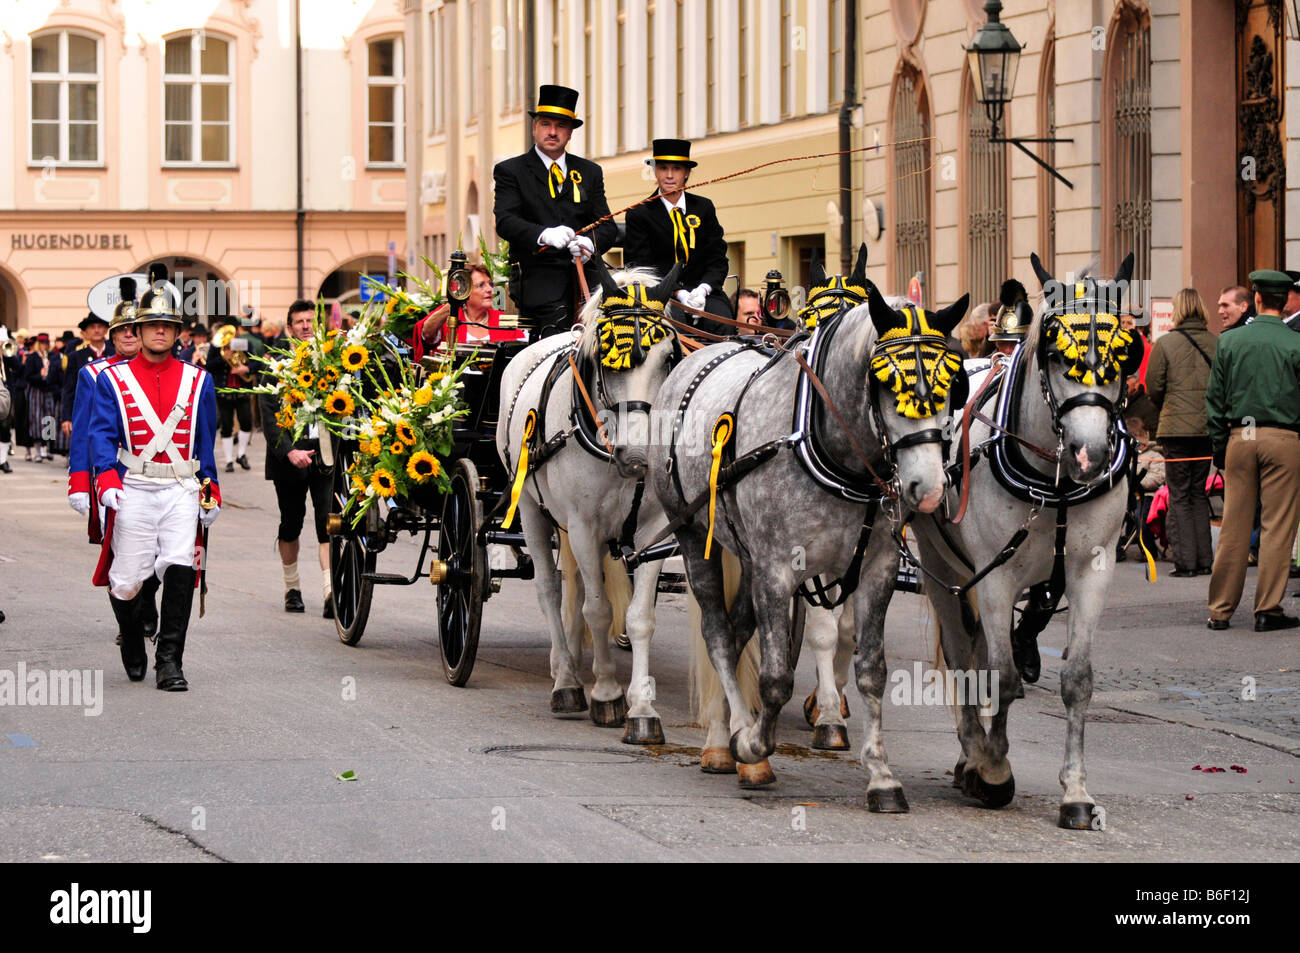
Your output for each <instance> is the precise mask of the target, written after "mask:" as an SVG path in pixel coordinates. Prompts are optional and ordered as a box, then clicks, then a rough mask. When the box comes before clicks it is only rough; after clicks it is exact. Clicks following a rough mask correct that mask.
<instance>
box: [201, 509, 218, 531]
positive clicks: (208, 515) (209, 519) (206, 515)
mask: <svg viewBox="0 0 1300 953" xmlns="http://www.w3.org/2000/svg"><path fill="white" fill-rule="evenodd" d="M220 512H221V507H219V506H214V507H212V509H210V510H205V509H204V508H203V507H201V506H200V507H199V522H200V523H202V524H203V528H204V529H207V528H208V527H209V526H211V525H212V524H213V523H215V522H216V521H217V514H218V513H220Z"/></svg>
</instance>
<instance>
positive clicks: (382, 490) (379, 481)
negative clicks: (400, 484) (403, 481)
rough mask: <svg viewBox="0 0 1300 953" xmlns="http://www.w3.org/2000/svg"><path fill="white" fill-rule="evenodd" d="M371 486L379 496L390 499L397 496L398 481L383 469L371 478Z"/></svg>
mask: <svg viewBox="0 0 1300 953" xmlns="http://www.w3.org/2000/svg"><path fill="white" fill-rule="evenodd" d="M370 486H371V488H373V489H374V491H375V494H376V495H378V496H383V497H390V496H396V495H397V481H396V480H394V479H393V475H392V474H391V473H389V472H388V471H387V470H385V469H384V468H383V467H380V468H379V469H377V470H376V471H375V473H374V476H372V477H371V478H370Z"/></svg>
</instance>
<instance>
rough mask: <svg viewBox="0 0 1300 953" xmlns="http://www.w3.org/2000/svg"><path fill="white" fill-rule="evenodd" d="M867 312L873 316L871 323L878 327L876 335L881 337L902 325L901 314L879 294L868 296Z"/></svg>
mask: <svg viewBox="0 0 1300 953" xmlns="http://www.w3.org/2000/svg"><path fill="white" fill-rule="evenodd" d="M867 310H868V312H869V313H870V314H871V323H872V324H874V325H875V326H876V334H877V335H881V334H884V333H885V332H886V331H890V330H892V329H894V328H896V327H900V326H901V325H902V323H903V322H902V320H901V319H900V318H899V314H898V312H897V311H895V310H894V309H893V308H891V307H890V306H889V305H888V304H887V303H886V302H885V296H884V295H882V294H880V293H879V292H877V293H876V294H869V295H867Z"/></svg>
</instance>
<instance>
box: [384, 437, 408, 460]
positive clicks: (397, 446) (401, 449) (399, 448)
mask: <svg viewBox="0 0 1300 953" xmlns="http://www.w3.org/2000/svg"><path fill="white" fill-rule="evenodd" d="M388 449H389V450H391V451H392V452H393V453H395V454H397V455H398V456H401V455H402V454H404V453H406V445H405V444H403V443H402V441H400V440H394V441H393V442H392V443H391V444H389V445H388Z"/></svg>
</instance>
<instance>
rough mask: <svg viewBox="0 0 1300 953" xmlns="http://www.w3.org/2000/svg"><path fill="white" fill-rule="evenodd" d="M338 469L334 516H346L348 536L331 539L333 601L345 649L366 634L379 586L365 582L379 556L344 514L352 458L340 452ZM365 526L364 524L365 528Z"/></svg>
mask: <svg viewBox="0 0 1300 953" xmlns="http://www.w3.org/2000/svg"><path fill="white" fill-rule="evenodd" d="M338 456H339V459H338V460H337V461H336V462H335V466H334V488H333V492H332V495H331V498H330V499H331V502H330V513H331V514H340V515H342V519H343V525H344V532H342V533H339V534H336V535H334V536H331V537H330V586H331V588H332V590H333V591H332V592H331V594H330V600H331V601H332V602H333V603H334V629H335V631H337V632H338V634H339V641H340V642H342V643H343V644H344V645H356V644H357V643H358V642H360V641H361V636H362V634H363V633H364V632H365V631H366V620H367V619H369V618H370V600H371V598H372V596H373V595H374V590H375V584H374V582H373V581H372V580H369V579H366V578H364V575H365V573H371V572H374V571H375V554H374V553H373V552H371V551H370V549H369V547H368V546H367V544H366V534H365V531H364V530H362V529H357V530H353V529H352V526H351V524H352V516H351V514H343V504H344V503H346V502H347V500H348V478H347V468H348V464H349V463H351V462H352V454H351V453H348V452H340V453H339V455H338ZM363 525H364V524H363Z"/></svg>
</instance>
